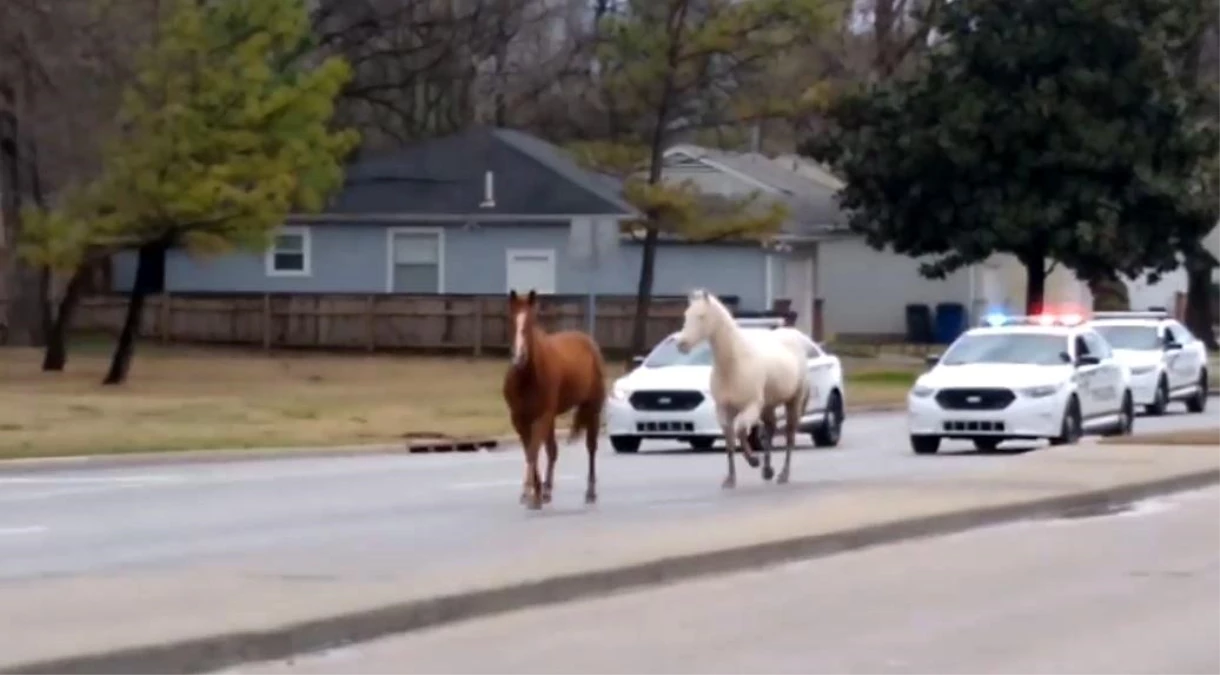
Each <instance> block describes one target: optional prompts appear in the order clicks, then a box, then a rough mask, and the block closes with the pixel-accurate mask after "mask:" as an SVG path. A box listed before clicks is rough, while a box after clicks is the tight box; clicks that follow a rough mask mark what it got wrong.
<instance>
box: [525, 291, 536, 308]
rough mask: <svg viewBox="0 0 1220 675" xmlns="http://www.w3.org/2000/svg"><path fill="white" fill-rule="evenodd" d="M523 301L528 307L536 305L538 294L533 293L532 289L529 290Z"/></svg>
mask: <svg viewBox="0 0 1220 675" xmlns="http://www.w3.org/2000/svg"><path fill="white" fill-rule="evenodd" d="M525 301H526V302H527V303H529V304H530V305H535V304H538V294H537V293H535V292H534V289H532V288H531V289H530V294H529V295H527V296H526V297H525Z"/></svg>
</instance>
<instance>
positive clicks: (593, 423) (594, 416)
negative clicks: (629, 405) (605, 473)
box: [576, 402, 601, 504]
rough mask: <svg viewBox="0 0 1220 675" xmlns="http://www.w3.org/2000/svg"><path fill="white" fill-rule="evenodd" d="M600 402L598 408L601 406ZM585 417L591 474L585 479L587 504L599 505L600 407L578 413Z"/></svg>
mask: <svg viewBox="0 0 1220 675" xmlns="http://www.w3.org/2000/svg"><path fill="white" fill-rule="evenodd" d="M600 405H601V404H600V402H599V403H598V406H600ZM576 414H577V415H581V416H582V417H583V422H584V428H585V449H586V450H588V451H589V473H588V475H587V476H586V477H585V503H586V504H596V503H597V437H598V434H600V433H601V410H600V407H594V406H589V407H587V408H581V409H579V410H577V411H576Z"/></svg>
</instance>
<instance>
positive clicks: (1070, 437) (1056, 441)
mask: <svg viewBox="0 0 1220 675" xmlns="http://www.w3.org/2000/svg"><path fill="white" fill-rule="evenodd" d="M1080 425H1081V421H1080V403H1079V402H1077V401H1076V397H1075V396H1073V397H1072V399H1071V400H1070V401H1068V405H1067V410H1065V411H1064V412H1063V426H1062V427H1060V432H1059V435H1058V436H1057V437H1055V438H1052V439H1051V445H1072V444H1073V443H1075V442H1076V441H1079V440H1080V435H1081V426H1080Z"/></svg>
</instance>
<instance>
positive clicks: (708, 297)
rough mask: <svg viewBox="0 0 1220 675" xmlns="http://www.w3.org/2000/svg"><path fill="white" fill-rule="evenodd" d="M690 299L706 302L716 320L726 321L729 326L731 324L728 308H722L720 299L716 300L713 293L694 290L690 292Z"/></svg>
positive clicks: (731, 317)
mask: <svg viewBox="0 0 1220 675" xmlns="http://www.w3.org/2000/svg"><path fill="white" fill-rule="evenodd" d="M690 299H691V300H693V301H702V302H706V303H707V304H708V306H709V307H710V308H711V309H712V311H713V312H714V313H715V314H716V316H717V318H719V319H721V320H727V321H728V322H729V323H730V324H732V323H733V313H732V312H730V311H729V308H728V307H725V306H724V303H723V302H720V298H717V297H716V294H715V293H711V292H710V291H708V290H707V289H705V288H696V289H695V290H693V291H691V294H690Z"/></svg>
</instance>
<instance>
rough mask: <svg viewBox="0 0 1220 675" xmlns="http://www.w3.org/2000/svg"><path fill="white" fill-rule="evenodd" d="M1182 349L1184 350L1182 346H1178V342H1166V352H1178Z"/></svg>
mask: <svg viewBox="0 0 1220 675" xmlns="http://www.w3.org/2000/svg"><path fill="white" fill-rule="evenodd" d="M1181 348H1182V345H1180V344H1178V343H1177V342H1174V341H1173V340H1166V341H1165V351H1167V352H1172V351H1177V350H1179V349H1181Z"/></svg>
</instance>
